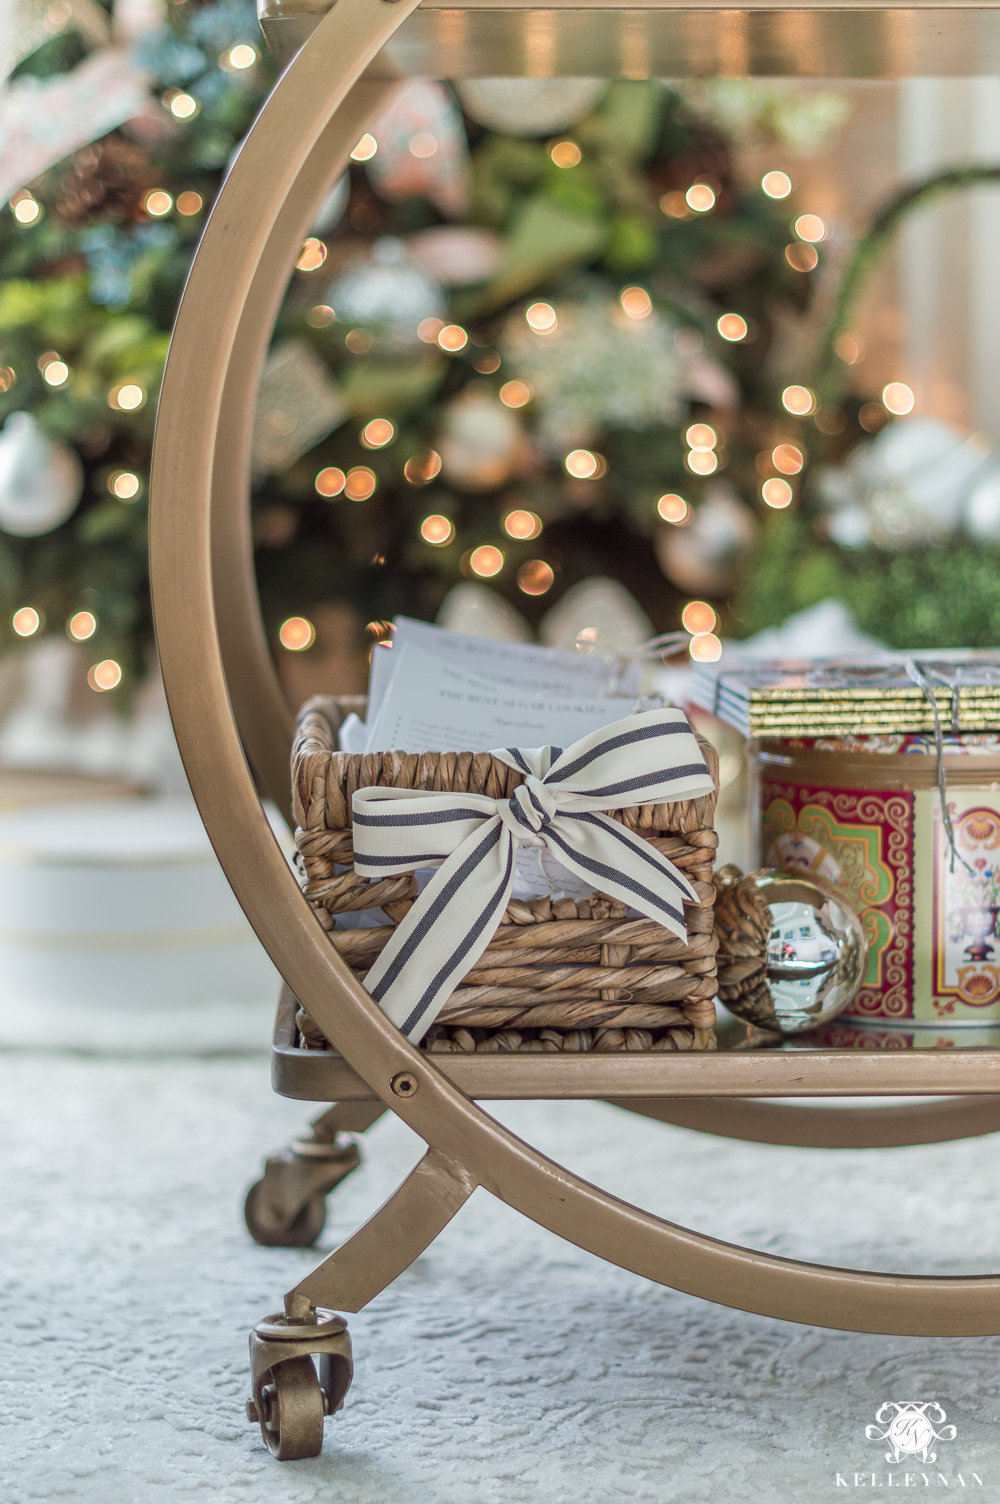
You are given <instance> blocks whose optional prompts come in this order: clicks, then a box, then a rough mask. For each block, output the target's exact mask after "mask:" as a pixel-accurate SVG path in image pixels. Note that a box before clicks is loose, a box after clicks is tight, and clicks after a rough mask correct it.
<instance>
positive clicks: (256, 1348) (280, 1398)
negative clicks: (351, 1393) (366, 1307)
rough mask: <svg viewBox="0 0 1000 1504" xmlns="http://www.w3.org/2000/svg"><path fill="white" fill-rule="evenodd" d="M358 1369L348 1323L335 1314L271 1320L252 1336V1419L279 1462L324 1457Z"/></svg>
mask: <svg viewBox="0 0 1000 1504" xmlns="http://www.w3.org/2000/svg"><path fill="white" fill-rule="evenodd" d="M353 1373H354V1366H353V1363H352V1361H351V1339H350V1337H349V1336H348V1333H347V1322H346V1321H345V1320H344V1318H343V1317H342V1316H338V1315H337V1314H336V1313H335V1312H334V1311H316V1310H312V1309H309V1310H308V1311H307V1312H305V1313H304V1314H303V1315H302V1316H301V1317H297V1318H294V1317H288V1316H268V1317H267V1318H266V1320H264V1321H259V1322H258V1323H257V1325H256V1326H255V1327H254V1329H253V1331H252V1332H251V1334H250V1382H251V1385H252V1393H253V1398H252V1399H250V1400H248V1401H247V1419H248V1420H250V1421H257V1422H258V1423H259V1425H260V1433H261V1435H262V1436H263V1438H264V1442H265V1445H266V1446H267V1449H268V1451H269V1452H271V1453H272V1455H273V1456H275V1457H277V1459H278V1461H279V1462H295V1461H297V1460H298V1459H300V1458H302V1457H318V1456H319V1454H320V1452H321V1451H322V1450H323V1421H324V1420H325V1418H326V1416H328V1415H334V1414H336V1412H337V1411H338V1410H340V1409H341V1408H342V1407H343V1403H344V1396H345V1394H346V1393H347V1391H348V1389H349V1388H350V1386H351V1378H352V1376H353Z"/></svg>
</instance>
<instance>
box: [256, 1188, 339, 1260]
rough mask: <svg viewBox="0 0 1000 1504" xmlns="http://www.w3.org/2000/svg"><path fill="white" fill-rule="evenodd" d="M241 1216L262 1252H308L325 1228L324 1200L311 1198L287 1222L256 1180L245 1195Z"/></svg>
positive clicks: (265, 1190)
mask: <svg viewBox="0 0 1000 1504" xmlns="http://www.w3.org/2000/svg"><path fill="white" fill-rule="evenodd" d="M243 1216H244V1219H245V1221H246V1224H247V1231H248V1232H249V1234H250V1236H251V1237H252V1238H253V1240H254V1242H255V1243H260V1244H261V1245H262V1246H263V1247H264V1248H311V1247H312V1245H313V1244H314V1243H315V1242H316V1239H317V1238H318V1237H319V1235H320V1233H321V1232H322V1231H323V1228H324V1227H325V1226H326V1200H325V1198H324V1197H323V1196H312V1197H310V1199H309V1200H308V1201H307V1202H306V1203H305V1205H304V1206H303V1207H301V1208H300V1210H299V1211H297V1212H296V1213H295V1215H294V1216H293V1217H291V1218H289V1217H286V1216H285V1215H284V1214H283V1212H282V1211H281V1209H280V1208H278V1207H276V1206H275V1205H274V1203H273V1201H272V1200H271V1199H270V1197H269V1196H268V1194H267V1184H266V1182H265V1181H263V1180H258V1181H257V1182H256V1184H254V1185H252V1186H251V1187H250V1190H249V1192H248V1193H247V1199H246V1202H245V1203H244V1206H243Z"/></svg>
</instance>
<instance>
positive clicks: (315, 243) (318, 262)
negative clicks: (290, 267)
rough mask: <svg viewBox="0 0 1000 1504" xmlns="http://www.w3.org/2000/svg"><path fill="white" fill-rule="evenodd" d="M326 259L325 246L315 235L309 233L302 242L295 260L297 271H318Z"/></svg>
mask: <svg viewBox="0 0 1000 1504" xmlns="http://www.w3.org/2000/svg"><path fill="white" fill-rule="evenodd" d="M325 260H326V246H325V245H324V244H323V242H322V240H318V239H317V237H316V236H315V235H310V236H309V237H308V239H306V240H304V241H303V242H302V249H301V251H300V252H299V254H298V259H297V260H296V262H295V270H296V271H297V272H305V273H307V274H308V273H309V272H318V271H319V269H320V267H321V266H322V265H323V262H324V261H325Z"/></svg>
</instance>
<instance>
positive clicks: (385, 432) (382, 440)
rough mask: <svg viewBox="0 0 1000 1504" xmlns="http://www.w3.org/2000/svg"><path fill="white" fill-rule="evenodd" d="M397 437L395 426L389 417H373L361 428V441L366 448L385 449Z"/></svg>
mask: <svg viewBox="0 0 1000 1504" xmlns="http://www.w3.org/2000/svg"><path fill="white" fill-rule="evenodd" d="M395 437H396V429H395V426H394V424H392V423H391V422H390V421H389V419H388V418H371V419H370V420H369V422H367V423H366V424H365V426H364V428H363V429H362V430H361V442H362V444H363V445H364V446H365V448H366V449H384V448H385V446H386V445H387V444H391V443H392V441H393V439H394V438H395Z"/></svg>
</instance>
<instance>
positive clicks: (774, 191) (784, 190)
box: [760, 172, 792, 198]
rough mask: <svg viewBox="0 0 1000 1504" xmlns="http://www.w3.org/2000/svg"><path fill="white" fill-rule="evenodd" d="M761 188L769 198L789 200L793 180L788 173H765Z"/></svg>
mask: <svg viewBox="0 0 1000 1504" xmlns="http://www.w3.org/2000/svg"><path fill="white" fill-rule="evenodd" d="M760 186H761V187H762V188H763V190H764V192H765V193H766V194H767V196H768V198H787V197H788V195H789V194H790V193H791V191H792V180H791V178H790V177H789V176H788V173H787V172H765V174H764V176H763V177H762V178H761V180H760Z"/></svg>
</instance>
